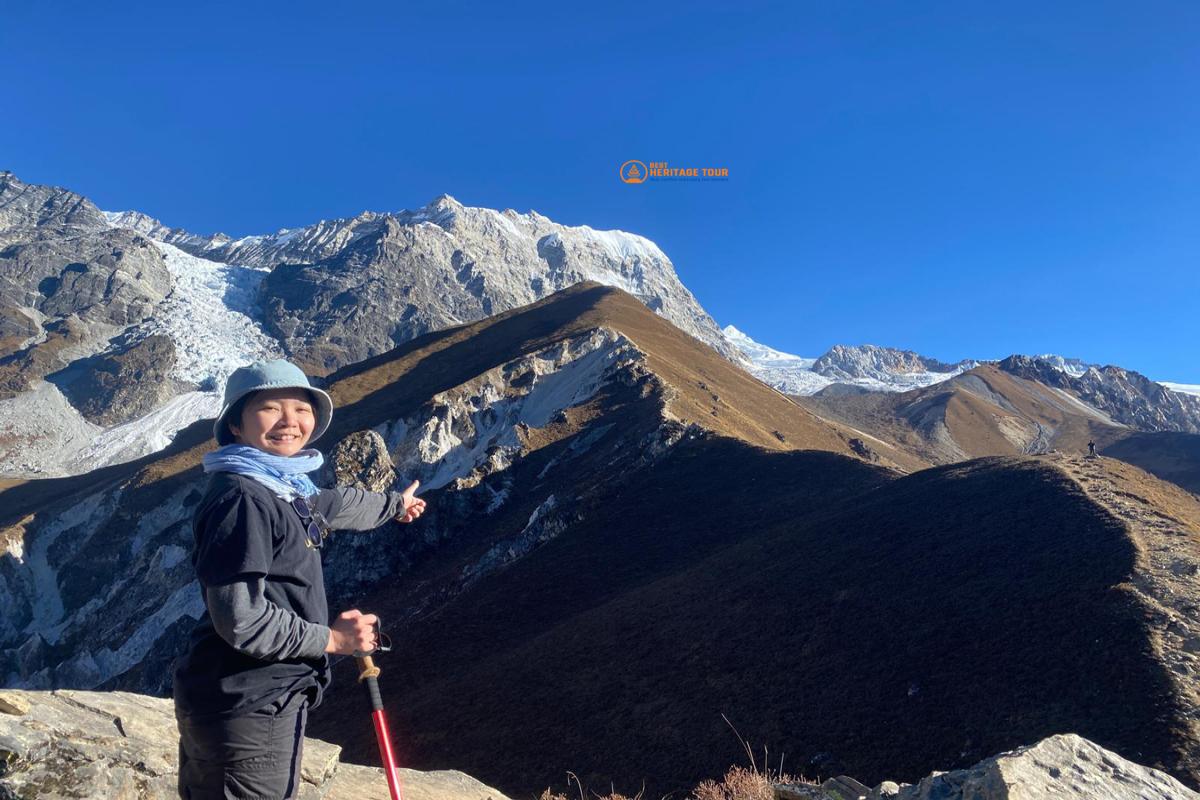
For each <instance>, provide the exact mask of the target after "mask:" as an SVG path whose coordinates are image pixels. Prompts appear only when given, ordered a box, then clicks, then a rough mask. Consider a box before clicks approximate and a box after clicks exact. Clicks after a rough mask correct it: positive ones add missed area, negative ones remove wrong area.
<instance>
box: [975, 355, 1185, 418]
mask: <svg viewBox="0 0 1200 800" xmlns="http://www.w3.org/2000/svg"><path fill="white" fill-rule="evenodd" d="M998 366H999V367H1000V369H1002V370H1004V371H1005V372H1008V373H1010V374H1012V375H1016V376H1017V377H1020V378H1026V379H1028V380H1034V381H1038V382H1039V383H1043V384H1045V385H1047V386H1053V387H1056V388H1059V389H1065V390H1069V391H1070V392H1071V393H1072V394H1074V395H1075V396H1076V397H1078V398H1080V399H1081V400H1083V401H1084V402H1085V403H1087V404H1088V405H1090V406H1092V407H1093V408H1096V409H1099V410H1100V411H1102V412H1104V413H1106V414H1108V415H1109V416H1110V417H1112V418H1113V419H1114V420H1116V421H1117V422H1119V423H1121V424H1123V425H1128V426H1130V427H1132V428H1137V429H1138V430H1142V431H1181V432H1184V433H1200V397H1195V396H1193V395H1188V394H1183V393H1182V392H1173V391H1171V390H1170V389H1167V388H1166V387H1165V386H1163V385H1162V384H1160V383H1156V382H1154V381H1152V380H1150V379H1149V378H1147V377H1146V376H1145V375H1142V374H1140V373H1137V372H1134V371H1133V370H1128V369H1122V368H1121V367H1114V366H1106V367H1097V366H1088V367H1087V368H1086V369H1082V370H1081V369H1070V370H1068V369H1064V368H1062V367H1061V366H1060V365H1059V364H1058V363H1057V362H1056V361H1053V360H1050V359H1046V358H1042V357H1035V356H1009V357H1008V358H1006V359H1004V360H1003V361H1001V362H1000V363H999V365H998Z"/></svg>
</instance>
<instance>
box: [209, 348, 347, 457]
mask: <svg viewBox="0 0 1200 800" xmlns="http://www.w3.org/2000/svg"><path fill="white" fill-rule="evenodd" d="M286 388H296V389H307V390H308V391H309V392H311V393H312V396H313V399H314V400H316V405H317V424H316V426H315V427H313V432H312V436H311V437H309V440H308V442H307V443H306V446H307V445H308V444H312V443H313V442H315V441H316V440H317V437H318V436H320V435H321V434H323V433H324V432H325V431H326V430H328V428H329V423H330V421H331V420H332V419H333V400H331V399H330V398H329V395H328V394H326V393H325V392H323V391H322V390H320V389H318V388H317V387H315V386H313V385H312V384H310V383H309V382H308V376H307V375H305V374H304V371H303V370H301V369H300V368H299V367H297V366H296V365H295V364H292V363H291V362H289V361H286V360H285V359H282V358H277V359H275V360H274V361H256V362H254V363H253V364H250V365H249V366H246V367H238V368H237V369H235V370H234V371H233V374H232V375H230V376H229V380H227V381H225V404H224V406H223V407H222V408H221V413H220V414H218V415H217V421H216V422H214V423H213V436H214V437H215V438H216V440H217V444H219V445H227V444H233V434H232V433H231V432H230V430H229V428H227V427H226V426H225V417H226V416H228V415H229V410H230V409H231V408H233V406H234V405H236V404H237V401H238V400H241V399H242V398H243V397H245V396H246V395H248V394H250V393H251V392H257V391H258V390H259V389H286Z"/></svg>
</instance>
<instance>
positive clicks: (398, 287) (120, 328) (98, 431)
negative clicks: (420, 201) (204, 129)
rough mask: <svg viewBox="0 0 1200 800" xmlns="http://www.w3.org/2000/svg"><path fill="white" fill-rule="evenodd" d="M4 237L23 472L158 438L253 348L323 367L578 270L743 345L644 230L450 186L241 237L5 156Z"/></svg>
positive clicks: (7, 360)
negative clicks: (119, 207) (551, 213)
mask: <svg viewBox="0 0 1200 800" xmlns="http://www.w3.org/2000/svg"><path fill="white" fill-rule="evenodd" d="M0 248H2V249H0V476H4V477H9V478H21V477H28V476H31V475H68V474H76V473H78V472H79V471H81V470H83V469H88V468H91V467H94V466H97V465H103V464H113V463H119V462H121V461H126V460H129V459H132V458H137V457H141V456H144V455H147V454H149V453H152V452H154V451H155V450H157V449H159V448H161V447H162V446H164V445H165V444H166V443H168V442H170V441H171V439H172V437H174V435H175V434H176V433H177V431H179V430H180V429H182V428H183V427H185V426H186V425H188V424H190V423H191V422H193V421H195V420H196V419H199V418H201V417H203V416H204V415H214V414H215V413H216V412H217V410H218V409H219V407H220V397H219V391H220V388H221V387H222V386H223V384H224V380H225V378H226V376H227V375H228V374H229V373H230V372H231V371H232V370H233V369H235V368H236V367H237V366H240V365H241V364H243V363H249V362H250V361H253V360H254V359H256V358H262V357H281V356H282V357H287V358H290V359H291V360H293V361H294V362H296V363H298V364H300V365H302V366H303V367H304V368H306V369H308V370H309V372H310V373H312V374H315V375H324V374H327V373H329V372H332V371H334V370H336V369H338V368H341V367H344V366H347V365H349V364H352V363H355V362H358V361H361V360H363V359H365V358H370V357H373V356H377V355H379V354H381V353H384V352H387V351H388V350H390V349H391V348H393V347H395V346H397V345H399V344H402V343H404V342H407V341H410V340H411V339H413V338H415V337H418V336H421V335H424V334H427V333H429V332H432V331H437V330H441V329H445V328H447V327H452V326H456V325H461V324H464V323H469V322H472V321H476V320H479V319H483V318H485V317H488V316H490V315H493V314H496V313H499V312H502V311H505V310H509V309H512V308H516V307H518V306H521V305H524V304H527V303H530V302H533V301H535V300H537V299H539V298H542V297H546V296H548V295H550V294H552V293H554V292H556V291H559V290H561V289H564V288H566V287H568V286H571V285H573V284H575V283H578V282H580V281H583V280H595V281H598V282H600V283H603V284H606V285H612V286H617V287H620V288H622V289H624V290H626V291H628V292H630V293H631V294H633V295H634V296H636V297H638V298H639V299H640V300H641V301H642V302H643V303H645V304H646V306H647V307H648V308H650V309H651V310H653V311H654V312H655V313H658V314H660V315H661V316H663V317H664V318H666V319H669V320H671V321H672V322H673V323H674V324H676V325H677V326H678V327H679V328H680V329H681V330H684V331H686V332H688V333H689V334H690V335H692V336H695V337H696V338H698V339H699V340H701V341H704V342H706V343H707V344H709V345H710V346H712V347H714V348H716V349H717V350H718V351H719V352H722V353H723V354H724V355H725V356H727V357H728V358H730V359H732V360H734V361H737V362H740V361H741V356H740V354H739V353H738V351H736V350H735V349H734V348H733V347H732V346H731V345H729V343H728V342H726V341H725V339H724V337H723V336H722V335H721V332H720V330H719V329H718V328H717V326H716V323H715V322H713V320H712V318H711V317H710V316H709V315H708V314H707V313H706V312H705V311H704V310H703V309H702V308H701V307H700V305H699V304H698V303H697V302H696V299H695V298H694V297H693V296H692V294H691V293H690V292H689V291H688V290H687V289H686V288H685V287H684V286H683V284H682V283H681V282H680V281H679V278H678V276H677V275H676V273H675V269H674V266H673V265H672V264H671V262H670V260H669V259H668V258H667V256H666V255H665V254H664V253H663V252H662V251H661V250H660V249H659V248H658V247H656V246H655V245H654V244H653V243H652V242H650V241H649V240H647V239H644V238H642V237H640V236H636V235H634V234H629V233H624V232H621V231H598V230H593V229H591V228H589V227H586V226H581V227H569V226H564V225H559V224H557V223H554V222H552V221H551V220H549V219H547V218H546V217H544V216H541V215H540V214H537V213H536V212H529V213H527V214H518V213H517V212H515V211H512V210H507V211H504V212H498V211H493V210H491V209H484V208H471V207H467V206H463V205H462V204H461V203H459V202H458V201H456V200H454V199H453V198H452V197H449V196H445V195H444V196H442V197H439V198H437V199H436V200H435V201H433V202H432V203H430V204H429V205H428V206H426V207H425V208H422V209H418V210H416V211H401V212H397V213H387V214H377V213H372V212H364V213H363V214H360V215H359V216H357V217H354V218H350V219H340V220H329V221H321V222H318V223H316V224H314V225H310V226H307V227H303V228H293V229H288V230H282V231H279V232H277V233H275V234H271V235H265V236H248V237H243V238H241V239H236V240H235V239H231V238H230V237H228V236H224V235H223V234H216V235H212V236H200V235H196V234H192V233H189V232H187V231H184V230H182V229H178V228H174V229H173V228H168V227H167V226H164V225H162V224H161V223H159V222H158V221H157V220H154V219H152V218H150V217H148V216H146V215H144V214H140V213H138V212H123V213H111V212H101V211H100V210H99V209H97V208H96V207H95V206H94V205H93V204H92V203H91V202H90V201H88V200H87V199H86V198H84V197H81V196H79V195H77V194H75V193H73V192H70V191H67V190H65V189H58V188H53V187H46V186H37V185H32V184H26V183H23V182H22V181H20V180H19V179H18V178H17V177H16V176H15V175H13V174H12V173H9V172H5V173H0ZM118 383H124V384H125V386H126V388H125V389H124V390H121V389H118V388H117V384H118ZM135 387H136V388H135ZM135 394H136V397H135V396H134V395H135Z"/></svg>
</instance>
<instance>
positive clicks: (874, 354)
mask: <svg viewBox="0 0 1200 800" xmlns="http://www.w3.org/2000/svg"><path fill="white" fill-rule="evenodd" d="M974 366H976V362H974V361H960V362H959V363H957V364H947V363H945V362H942V361H938V360H937V359H934V358H926V357H925V356H922V355H918V354H917V353H914V352H913V351H911V350H897V349H895V348H891V347H879V346H877V345H873V344H864V345H859V346H856V347H848V346H846V345H840V344H839V345H834V346H833V347H832V348H830V350H829V352H828V353H826V354H825V355H823V356H821V357H820V358H818V359H817V361H816V363H815V364H813V369H814V370H815V371H816V372H819V373H821V374H822V375H824V376H826V377H827V378H833V379H835V380H837V379H845V380H857V379H862V378H868V379H872V380H877V381H881V382H883V383H888V382H889V381H891V380H893V379H895V378H898V377H901V376H912V375H924V374H931V373H936V374H944V375H945V378H942V380H945V379H946V378H950V377H953V376H954V375H958V374H960V373H961V372H963V371H965V370H967V369H970V368H971V367H974Z"/></svg>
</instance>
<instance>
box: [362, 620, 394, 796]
mask: <svg viewBox="0 0 1200 800" xmlns="http://www.w3.org/2000/svg"><path fill="white" fill-rule="evenodd" d="M376 632H377V633H376V636H377V637H381V636H383V634H381V633H378V623H376ZM376 641H377V642H378V638H377V639H376ZM390 649H391V647H390V646H387V647H378V646H377V647H376V648H375V649H374V650H372V651H371V653H386V652H387V651H388V650H390ZM371 653H362V654H361V655H360V654H359V653H355V654H354V659H355V661H357V662H358V682H359V683H365V684H366V687H367V697H368V698H369V699H370V701H371V719H372V720H373V721H374V722H375V738H376V739H377V740H379V757H380V758H381V759H382V760H383V774H384V775H385V776H387V784H388V791H389V792H390V793H391V795H392V800H403V797H402V796H401V794H400V773H399V771H398V770H397V769H396V756H395V754H394V753H393V752H392V739H391V735H390V734H389V733H388V726H387V719H386V718H385V717H384V715H383V698H382V697H381V696H380V694H379V667H377V666H375V661H374V660H373V659H372V658H371Z"/></svg>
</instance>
